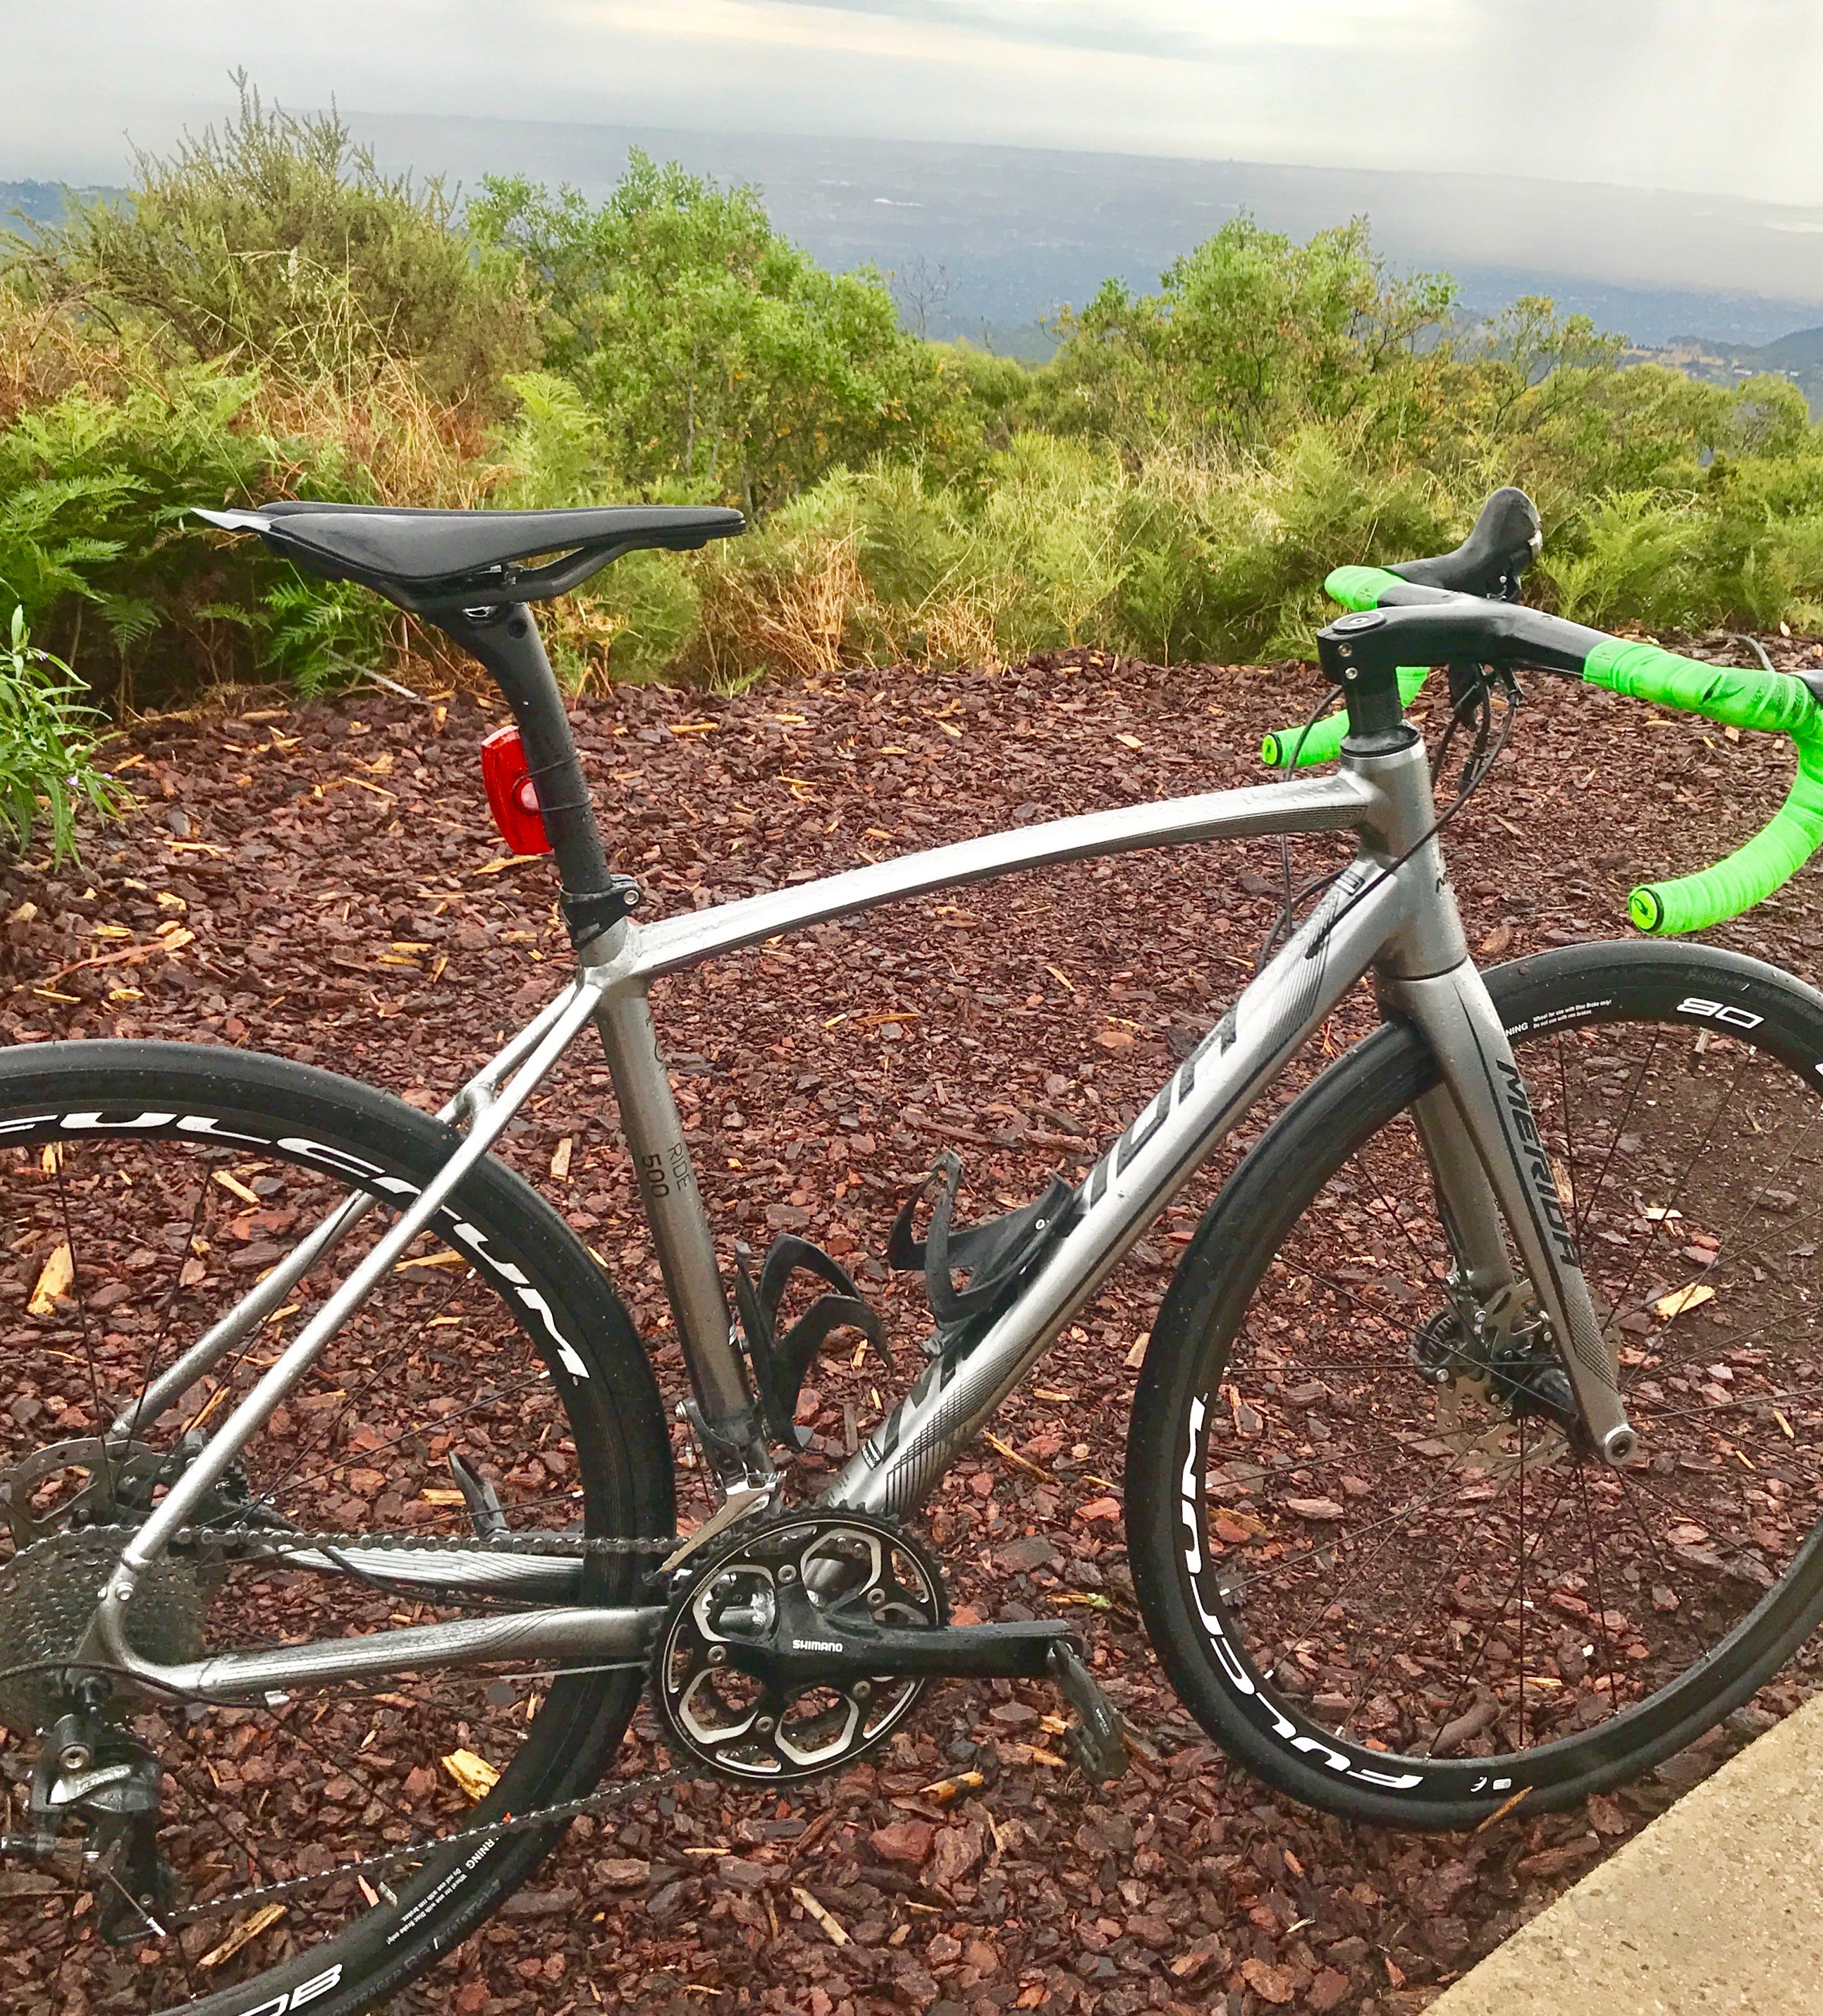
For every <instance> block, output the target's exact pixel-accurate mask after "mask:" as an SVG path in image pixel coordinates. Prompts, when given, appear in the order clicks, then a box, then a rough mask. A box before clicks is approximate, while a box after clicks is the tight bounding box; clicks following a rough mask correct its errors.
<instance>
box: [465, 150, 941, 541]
mask: <svg viewBox="0 0 1823 2016" xmlns="http://www.w3.org/2000/svg"><path fill="white" fill-rule="evenodd" d="M486 189H487V194H486V196H485V197H484V199H483V200H481V201H480V203H477V204H476V206H475V207H474V208H473V210H472V211H471V212H470V217H471V219H472V221H473V225H474V226H475V228H476V230H477V231H478V232H480V235H481V236H482V237H483V238H484V240H485V242H486V243H488V244H489V245H491V246H492V247H495V248H498V249H499V250H511V251H512V252H513V253H515V254H516V255H517V256H518V257H520V258H522V259H523V260H524V261H525V262H526V264H527V268H529V270H530V273H531V275H533V279H534V284H535V286H537V287H538V290H539V293H540V294H541V298H542V302H543V308H544V316H545V362H546V364H547V365H548V367H549V368H550V369H552V370H555V371H557V372H560V373H563V375H564V376H566V377H567V378H569V379H570V381H571V382H572V383H574V385H575V386H576V387H577V389H578V391H580V392H581V394H582V395H583V397H584V399H585V400H586V401H587V403H588V407H589V409H590V410H591V412H594V413H595V415H596V416H599V419H600V421H601V423H602V428H603V430H604V445H605V448H606V456H607V459H608V462H609V465H610V466H612V467H613V470H614V472H615V473H616V474H617V477H619V478H620V480H621V481H622V482H623V483H624V484H631V485H632V486H633V487H634V488H636V489H638V491H641V492H642V493H645V492H651V491H654V490H656V489H657V488H662V487H665V486H670V485H677V486H681V487H682V488H684V489H685V490H687V491H689V494H690V495H692V496H694V497H696V498H699V499H710V498H725V499H728V500H730V501H731V502H736V503H739V504H741V505H742V506H744V507H745V508H746V509H748V510H750V511H754V510H758V511H764V510H767V509H771V508H773V507H775V506H777V505H778V504H779V503H781V502H783V501H784V500H785V499H787V498H789V497H790V496H792V495H795V494H796V491H798V490H800V488H803V487H804V484H806V483H807V482H811V481H814V480H815V479H816V478H817V477H819V476H820V475H822V473H824V472H825V470H828V469H829V468H830V467H831V466H832V465H834V464H836V463H843V462H855V461H860V460H865V459H866V458H868V456H870V455H874V454H876V453H879V452H882V451H890V450H903V449H907V448H912V447H914V446H915V445H919V444H921V443H922V441H924V440H925V437H926V436H927V435H928V434H929V433H930V432H931V431H932V430H933V428H934V427H936V426H937V423H938V421H939V419H940V416H941V414H942V412H943V411H944V408H945V406H946V405H947V404H949V403H951V387H952V383H953V386H954V391H955V394H958V395H959V394H960V393H961V392H962V384H961V382H960V380H959V377H958V374H956V373H954V372H953V371H951V370H950V369H949V368H948V367H947V365H946V362H945V360H944V357H943V355H942V354H941V353H940V351H937V349H936V348H935V347H933V345H931V344H926V343H922V342H920V341H919V340H918V339H916V338H915V337H911V336H908V335H907V334H906V333H904V331H903V330H902V329H901V328H900V327H899V325H898V318H897V311H896V310H895V309H894V305H893V301H892V297H891V296H890V294H889V293H887V291H886V287H885V286H884V284H883V283H882V281H881V279H880V278H879V275H878V274H877V273H875V272H872V270H871V269H867V270H864V271H862V272H855V273H843V274H833V273H829V272H825V270H824V269H823V268H822V267H820V266H819V265H817V263H816V261H814V260H813V259H812V258H811V257H810V255H809V254H807V253H806V252H804V251H801V250H799V249H798V247H796V246H794V245H792V244H790V243H788V242H787V241H786V239H783V238H782V237H780V236H778V233H777V232H775V231H774V230H773V229H772V228H771V224H770V222H769V221H768V218H767V216H766V213H765V211H764V209H762V208H761V207H760V200H759V198H758V196H757V194H756V193H754V192H753V190H752V189H718V188H717V187H716V185H714V183H713V182H707V181H704V180H703V179H701V178H699V177H697V176H695V175H685V173H684V171H682V169H681V168H679V167H676V166H675V165H673V166H671V167H663V168H661V167H658V166H656V164H654V163H653V161H651V160H649V159H648V157H646V156H645V155H644V154H642V153H639V152H638V151H637V150H635V152H634V153H633V154H632V156H631V166H630V167H629V168H628V170H627V175H626V176H625V178H624V179H623V181H622V182H621V183H620V186H619V187H618V188H617V189H615V191H614V192H613V194H612V195H611V196H609V198H608V200H606V202H605V203H602V205H601V206H600V207H599V208H596V209H591V208H590V207H589V205H588V203H586V202H585V201H584V199H583V198H582V197H581V196H580V195H578V194H577V192H576V191H575V190H574V189H564V190H561V191H559V193H557V194H556V195H555V196H553V195H552V194H551V193H549V192H548V191H547V190H545V189H540V188H536V187H534V186H533V185H531V184H530V183H528V182H523V181H501V180H490V181H489V182H487V185H486ZM946 379H947V380H949V381H951V382H949V383H946Z"/></svg>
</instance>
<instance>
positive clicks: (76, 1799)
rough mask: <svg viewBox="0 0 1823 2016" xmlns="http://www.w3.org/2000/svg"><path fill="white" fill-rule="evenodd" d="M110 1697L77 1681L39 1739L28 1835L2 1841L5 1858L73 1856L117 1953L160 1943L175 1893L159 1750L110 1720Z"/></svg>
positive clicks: (100, 1927) (101, 1683) (97, 1682)
mask: <svg viewBox="0 0 1823 2016" xmlns="http://www.w3.org/2000/svg"><path fill="white" fill-rule="evenodd" d="M108 1697H109V1686H108V1683H107V1681H106V1679H102V1678H101V1677H99V1676H88V1677H87V1678H84V1679H81V1680H79V1681H77V1683H76V1684H75V1687H74V1690H72V1693H71V1695H70V1706H69V1707H68V1708H67V1710H66V1712H64V1713H63V1714H62V1715H59V1717H58V1718H57V1719H56V1721H55V1722H54V1723H52V1725H51V1726H50V1727H49V1729H48V1730H45V1732H44V1734H43V1739H42V1743H41V1748H40V1749H39V1751H38V1761H37V1763H36V1765H35V1766H34V1769H33V1772H32V1780H31V1806H30V1809H29V1823H30V1826H31V1832H30V1833H29V1834H24V1835H9V1836H0V1854H5V1855H16V1856H23V1858H25V1859H27V1860H29V1861H33V1862H36V1863H41V1864H45V1865H50V1864H53V1863H56V1861H57V1859H59V1856H67V1855H68V1854H70V1852H71V1851H72V1849H74V1850H75V1851H76V1852H77V1853H78V1854H79V1855H80V1856H81V1863H82V1874H81V1877H79V1878H78V1881H81V1882H82V1883H84V1884H85V1885H87V1886H88V1888H92V1890H93V1892H94V1893H95V1926H96V1930H97V1931H99V1933H100V1935H101V1936H102V1938H103V1939H106V1940H108V1941H110V1942H112V1943H113V1944H114V1945H117V1946H118V1945H123V1944H126V1943H129V1942H132V1941H133V1940H135V1939H144V1938H145V1937H146V1935H147V1934H148V1933H150V1934H151V1935H153V1936H154V1937H155V1938H163V1937H164V1929H165V1928H164V1926H163V1925H162V1924H160V1922H159V1913H160V1911H161V1910H163V1909H164V1907H165V1906H166V1904H167V1902H168V1900H169V1899H170V1897H171V1894H172V1892H173V1890H174V1887H175V1886H174V1880H173V1877H172V1874H171V1869H170V1867H169V1866H168V1865H167V1863H165V1862H164V1859H163V1858H162V1857H161V1856H160V1854H159V1852H158V1811H159V1792H160V1773H161V1770H162V1766H161V1765H160V1761H159V1757H158V1753H157V1752H156V1751H155V1750H153V1749H152V1748H150V1747H149V1745H148V1744H145V1743H142V1742H141V1741H140V1740H139V1739H138V1737H136V1736H135V1735H134V1734H133V1733H132V1732H131V1730H128V1729H127V1728H125V1727H124V1726H122V1724H121V1723H120V1722H118V1721H117V1720H116V1719H114V1718H113V1716H112V1715H110V1713H109V1712H108V1708H109V1700H108ZM73 1828H74V1830H76V1831H75V1832H74V1834H72V1829H73Z"/></svg>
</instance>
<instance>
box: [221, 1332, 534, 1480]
mask: <svg viewBox="0 0 1823 2016" xmlns="http://www.w3.org/2000/svg"><path fill="white" fill-rule="evenodd" d="M545 1376H546V1375H545V1370H544V1368H543V1367H542V1366H540V1367H539V1369H538V1370H537V1371H536V1372H528V1373H527V1374H526V1376H525V1377H524V1378H523V1379H520V1380H518V1381H515V1382H514V1383H513V1384H510V1385H507V1386H497V1387H495V1388H494V1390H493V1391H492V1392H491V1393H483V1394H481V1395H479V1396H477V1398H476V1399H474V1400H473V1401H471V1402H469V1405H468V1406H466V1407H461V1408H458V1409H457V1410H456V1411H455V1413H453V1414H444V1415H440V1416H439V1417H438V1420H439V1423H440V1426H439V1427H438V1431H437V1432H438V1433H439V1434H441V1433H442V1432H443V1425H442V1424H448V1423H449V1422H451V1421H460V1420H466V1419H467V1417H469V1415H471V1414H475V1413H480V1410H481V1409H483V1408H484V1407H494V1406H498V1405H499V1404H500V1402H502V1400H510V1399H512V1398H513V1396H514V1395H516V1394H519V1393H523V1392H526V1391H529V1390H530V1388H533V1387H535V1386H541V1385H543V1384H544V1383H545ZM417 1433H418V1429H417V1428H416V1427H409V1428H407V1429H405V1431H403V1432H402V1433H401V1434H399V1435H394V1437H393V1438H391V1440H390V1442H381V1443H380V1444H379V1445H378V1447H376V1448H374V1449H363V1450H362V1451H361V1456H362V1459H363V1460H365V1462H368V1463H372V1460H373V1459H374V1458H375V1457H376V1456H384V1455H385V1454H386V1453H387V1450H388V1449H397V1447H398V1446H399V1445H400V1444H401V1442H408V1441H409V1440H410V1439H411V1438H412V1436H413V1435H416V1434H417ZM345 1468H347V1463H346V1462H345V1461H344V1462H340V1463H331V1464H330V1465H329V1469H327V1470H319V1471H315V1473H314V1474H312V1475H311V1476H308V1477H300V1478H297V1479H296V1480H295V1481H294V1483H293V1489H295V1490H298V1491H307V1490H308V1489H310V1488H311V1485H313V1484H321V1483H322V1482H323V1481H325V1479H326V1478H328V1477H329V1475H330V1474H331V1473H332V1472H333V1471H337V1470H342V1469H345ZM254 1503H256V1504H260V1505H265V1504H268V1499H266V1498H264V1497H263V1496H262V1497H261V1498H259V1499H256V1500H255V1501H254ZM236 1509H237V1510H239V1509H242V1508H238V1507H237V1508H236Z"/></svg>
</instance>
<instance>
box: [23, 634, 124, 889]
mask: <svg viewBox="0 0 1823 2016" xmlns="http://www.w3.org/2000/svg"><path fill="white" fill-rule="evenodd" d="M82 691H83V689H82V687H81V685H80V684H79V683H78V682H77V679H76V678H75V676H74V674H73V673H72V672H71V671H70V668H69V667H68V666H67V664H64V663H63V660H62V659H61V658H55V657H52V655H51V654H50V653H49V652H48V651H41V650H37V649H36V648H35V647H34V646H33V643H32V641H31V631H30V630H29V629H28V628H27V625H26V620H25V611H24V610H23V608H20V607H17V606H15V607H14V609H13V622H12V625H11V628H10V630H9V633H8V636H7V640H6V642H5V643H4V644H0V835H4V836H5V838H6V840H7V841H9V843H10V844H11V846H12V847H13V849H14V851H16V852H19V853H21V854H23V852H24V851H25V849H26V848H27V846H28V845H29V844H31V837H32V834H33V833H34V830H36V828H37V826H38V821H39V819H41V818H45V819H48V820H49V825H50V839H51V856H52V859H53V860H56V861H63V860H66V859H70V858H71V857H73V856H74V855H75V852H76V815H77V809H78V808H79V807H80V806H81V805H82V804H83V802H84V801H85V800H86V801H87V802H88V804H90V805H93V806H94V807H95V809H96V811H98V812H102V813H104V814H106V815H109V816H110V817H111V816H114V815H117V814H118V813H119V812H120V811H121V810H122V809H123V808H124V806H125V805H126V804H127V802H128V800H127V794H126V793H125V792H124V791H123V790H121V788H120V786H119V785H117V783H114V782H113V779H111V778H110V777H109V776H107V775H106V773H105V772H102V771H100V770H99V769H96V768H95V761H94V759H95V750H96V747H97V733H96V732H97V729H98V728H99V725H100V724H101V722H102V716H101V715H99V713H98V712H97V711H96V710H95V708H93V707H88V706H87V705H85V704H84V703H83V700H82V699H81V693H82Z"/></svg>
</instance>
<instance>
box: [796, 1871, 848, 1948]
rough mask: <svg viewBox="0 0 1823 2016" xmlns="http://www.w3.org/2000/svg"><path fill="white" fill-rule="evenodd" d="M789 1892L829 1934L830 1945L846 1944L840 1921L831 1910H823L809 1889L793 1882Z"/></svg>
mask: <svg viewBox="0 0 1823 2016" xmlns="http://www.w3.org/2000/svg"><path fill="white" fill-rule="evenodd" d="M791 1894H792V1895H793V1896H794V1897H795V1898H796V1899H797V1901H798V1902H799V1903H800V1904H801V1905H803V1906H804V1909H805V1910H807V1912H809V1913H810V1914H811V1917H813V1918H814V1919H815V1920H816V1921H817V1923H818V1924H819V1925H821V1926H822V1928H823V1930H824V1931H825V1932H827V1933H828V1934H829V1943H830V1945H831V1946H847V1943H848V1935H847V1933H846V1932H845V1931H843V1929H842V1927H841V1924H840V1921H839V1920H838V1919H837V1918H836V1915H835V1913H833V1912H831V1911H825V1910H824V1909H823V1907H822V1905H821V1904H819V1903H818V1902H817V1900H816V1899H815V1898H814V1897H813V1896H812V1895H811V1893H810V1892H809V1891H807V1890H806V1889H805V1888H804V1887H803V1886H802V1885H800V1884H796V1883H794V1884H793V1885H792V1886H791Z"/></svg>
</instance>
